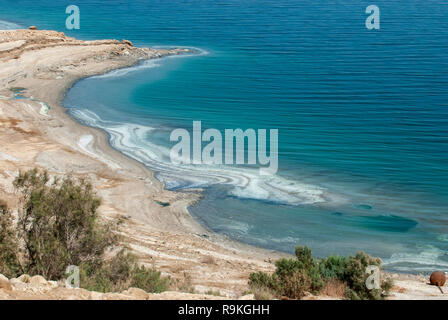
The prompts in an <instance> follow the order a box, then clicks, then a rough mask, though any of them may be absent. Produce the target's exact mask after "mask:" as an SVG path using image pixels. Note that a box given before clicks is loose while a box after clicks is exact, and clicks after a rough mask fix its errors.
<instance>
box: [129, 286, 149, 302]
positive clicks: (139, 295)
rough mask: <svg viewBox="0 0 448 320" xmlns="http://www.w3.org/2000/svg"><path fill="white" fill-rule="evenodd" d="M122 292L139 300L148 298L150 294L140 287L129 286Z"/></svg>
mask: <svg viewBox="0 0 448 320" xmlns="http://www.w3.org/2000/svg"><path fill="white" fill-rule="evenodd" d="M122 294H125V295H127V296H131V297H132V298H134V299H137V300H148V298H149V294H148V293H147V292H146V291H144V290H142V289H138V288H129V289H128V290H126V291H123V292H122Z"/></svg>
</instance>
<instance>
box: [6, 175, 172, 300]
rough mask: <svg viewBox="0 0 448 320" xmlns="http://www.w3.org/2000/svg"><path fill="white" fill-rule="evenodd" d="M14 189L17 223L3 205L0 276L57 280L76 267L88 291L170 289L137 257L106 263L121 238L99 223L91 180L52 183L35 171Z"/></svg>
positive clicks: (120, 257) (116, 258)
mask: <svg viewBox="0 0 448 320" xmlns="http://www.w3.org/2000/svg"><path fill="white" fill-rule="evenodd" d="M14 187H15V188H16V190H17V191H18V192H19V194H20V208H19V210H18V219H17V222H16V223H15V224H14V223H13V219H12V215H11V213H10V211H9V210H8V208H7V207H6V204H4V203H3V202H0V227H1V229H0V273H2V274H5V275H6V276H8V277H16V276H18V275H20V274H24V273H27V274H29V275H42V276H43V277H45V278H47V279H49V280H59V279H61V278H64V276H66V274H65V270H66V268H67V266H69V265H76V266H79V268H80V284H81V287H83V288H86V289H90V290H95V291H101V292H110V291H122V290H125V289H127V288H129V287H131V286H133V287H137V288H141V289H143V290H146V291H149V292H161V291H164V290H166V288H167V286H168V284H169V278H163V277H161V274H160V273H159V272H157V271H156V270H153V269H147V268H145V267H143V266H141V267H139V266H138V264H137V258H136V256H134V255H133V254H131V253H128V252H126V251H125V250H121V251H119V252H118V253H117V254H115V255H112V256H111V257H110V258H108V259H106V255H109V256H110V254H108V253H110V251H111V250H112V249H113V248H115V247H117V246H118V244H119V240H120V239H119V237H118V236H116V232H115V231H116V228H117V226H116V225H115V224H112V223H103V222H101V221H100V219H99V215H98V212H97V209H98V207H99V206H100V203H101V200H100V199H99V198H98V197H97V195H96V193H95V192H94V190H93V187H92V185H91V184H90V183H89V181H87V180H85V179H77V178H73V177H72V176H68V177H65V178H62V179H53V180H51V179H50V177H49V175H48V173H47V172H46V171H43V172H39V171H38V170H37V169H33V170H30V171H27V172H25V173H19V176H18V177H17V178H16V179H15V180H14ZM19 244H21V245H19Z"/></svg>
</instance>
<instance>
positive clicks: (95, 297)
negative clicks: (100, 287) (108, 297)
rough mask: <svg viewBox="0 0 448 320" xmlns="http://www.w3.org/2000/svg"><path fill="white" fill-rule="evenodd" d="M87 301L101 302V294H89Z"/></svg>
mask: <svg viewBox="0 0 448 320" xmlns="http://www.w3.org/2000/svg"><path fill="white" fill-rule="evenodd" d="M89 300H103V294H102V293H101V292H95V291H92V292H90V295H89Z"/></svg>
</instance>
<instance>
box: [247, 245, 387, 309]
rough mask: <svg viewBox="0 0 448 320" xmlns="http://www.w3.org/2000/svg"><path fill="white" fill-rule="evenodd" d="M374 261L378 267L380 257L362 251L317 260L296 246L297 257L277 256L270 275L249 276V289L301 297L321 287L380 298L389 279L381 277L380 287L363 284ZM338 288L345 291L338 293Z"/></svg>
mask: <svg viewBox="0 0 448 320" xmlns="http://www.w3.org/2000/svg"><path fill="white" fill-rule="evenodd" d="M369 265H376V266H378V267H380V268H381V260H380V259H378V258H372V257H370V256H369V255H368V254H365V253H363V252H360V253H358V254H357V255H356V256H350V257H348V258H347V257H342V256H329V257H327V258H325V259H321V260H317V259H315V258H313V256H312V253H311V250H310V249H309V248H307V247H297V248H296V259H280V260H278V261H277V262H276V263H275V266H276V269H275V272H274V273H273V274H272V275H269V274H267V273H263V272H258V273H252V274H251V275H250V276H249V286H250V288H251V289H252V290H254V289H256V290H258V291H263V290H265V291H269V292H272V293H273V295H274V296H275V297H277V298H280V297H282V296H285V297H287V298H291V299H300V298H302V297H303V296H304V295H305V294H306V292H311V293H314V294H318V293H320V292H322V290H326V291H327V292H329V291H331V290H333V291H337V294H338V296H345V297H347V298H349V299H372V300H375V299H382V297H383V292H386V293H387V292H388V291H389V290H390V288H391V286H392V283H391V281H389V280H382V282H381V284H380V287H381V288H380V289H373V290H369V289H368V288H367V286H366V280H367V278H368V276H369V275H368V274H367V273H366V268H367V266H369ZM341 291H345V292H344V294H341Z"/></svg>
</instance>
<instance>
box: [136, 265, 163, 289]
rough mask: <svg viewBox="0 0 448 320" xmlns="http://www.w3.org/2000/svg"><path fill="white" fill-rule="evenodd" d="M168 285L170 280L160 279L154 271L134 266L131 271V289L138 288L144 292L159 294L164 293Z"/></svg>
mask: <svg viewBox="0 0 448 320" xmlns="http://www.w3.org/2000/svg"><path fill="white" fill-rule="evenodd" d="M169 285H170V278H168V277H162V275H161V273H160V272H159V271H157V270H155V269H148V268H146V267H144V266H140V267H138V266H136V267H135V268H134V270H133V275H132V282H131V287H135V288H140V289H143V290H145V291H146V292H154V293H160V292H163V291H166V290H167V289H168V287H169Z"/></svg>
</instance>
